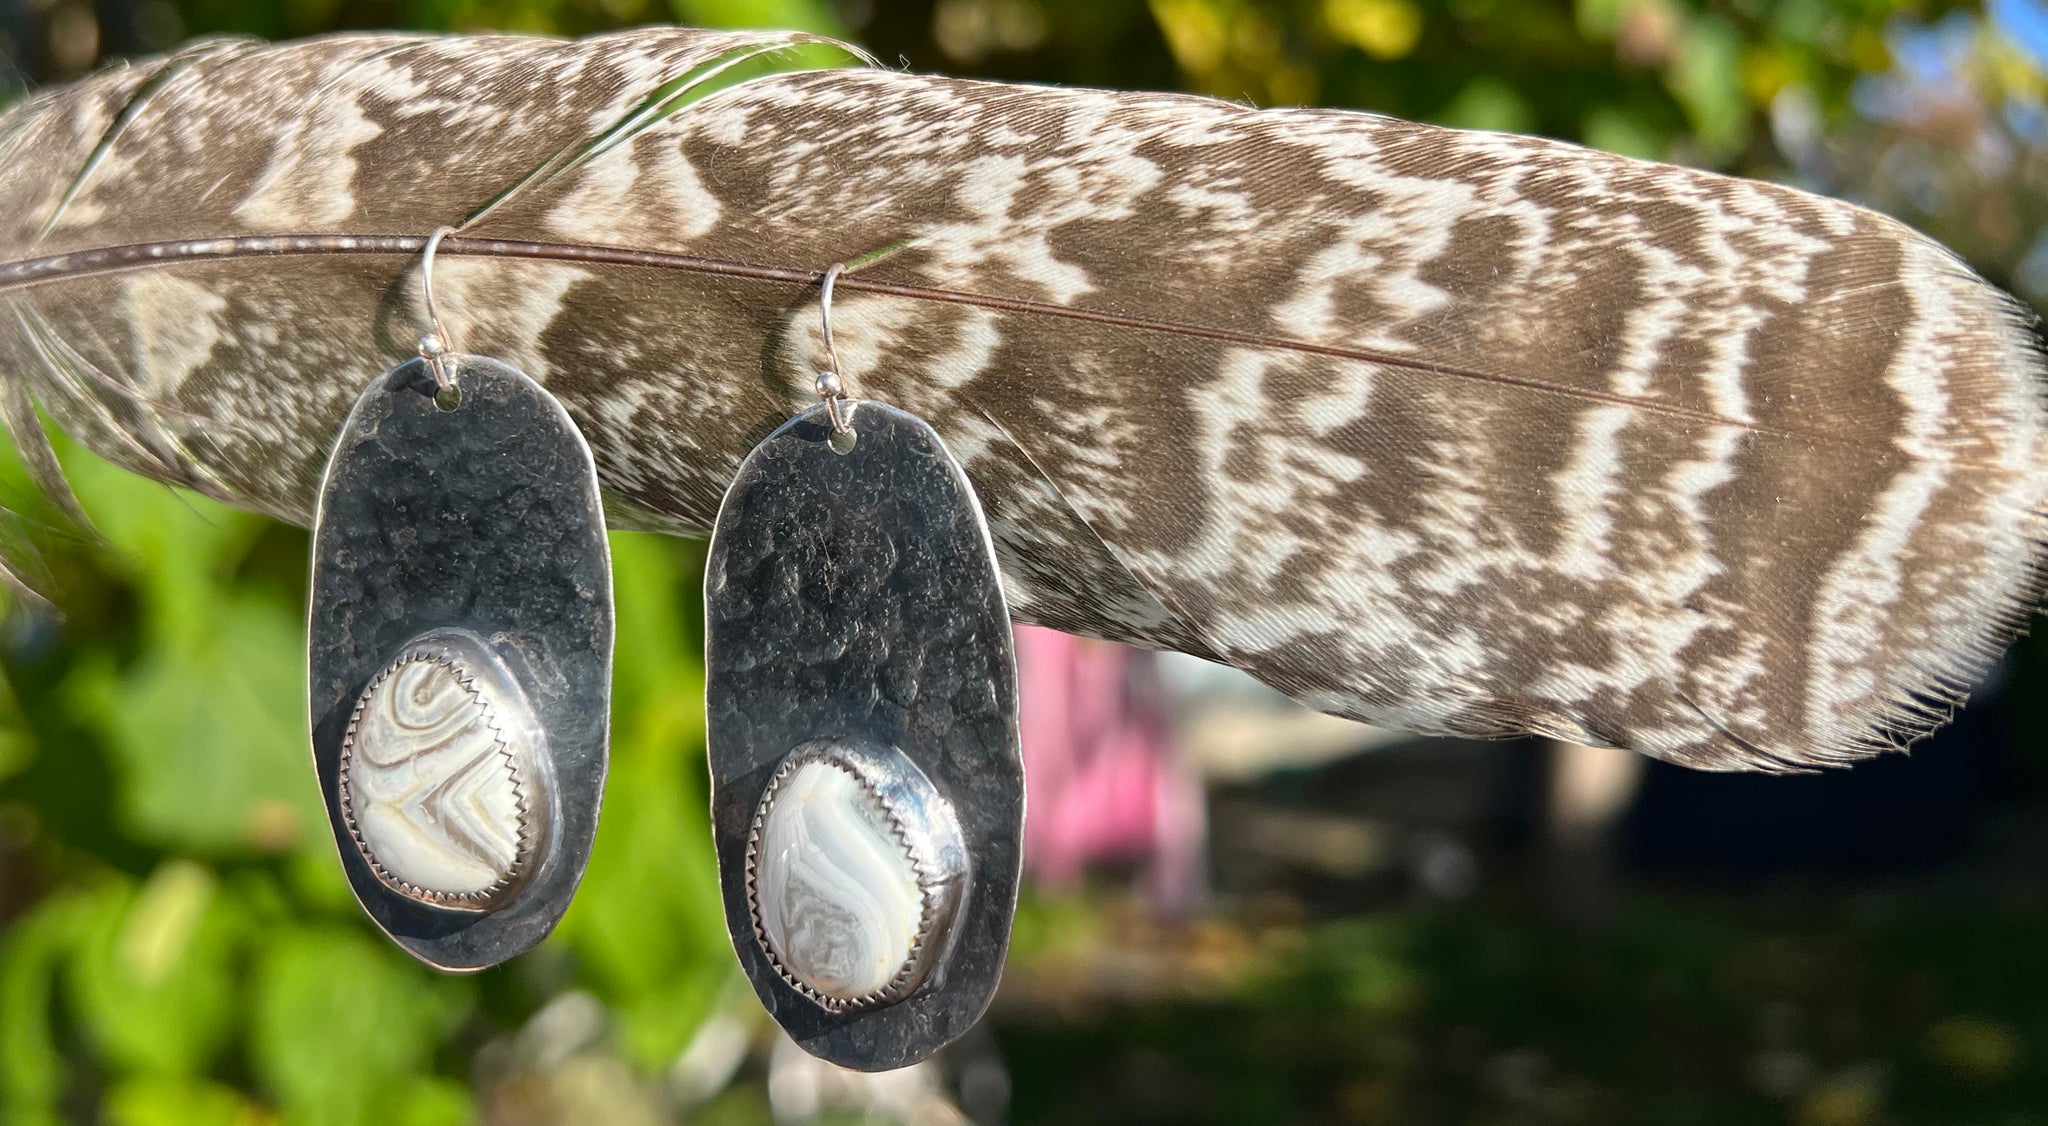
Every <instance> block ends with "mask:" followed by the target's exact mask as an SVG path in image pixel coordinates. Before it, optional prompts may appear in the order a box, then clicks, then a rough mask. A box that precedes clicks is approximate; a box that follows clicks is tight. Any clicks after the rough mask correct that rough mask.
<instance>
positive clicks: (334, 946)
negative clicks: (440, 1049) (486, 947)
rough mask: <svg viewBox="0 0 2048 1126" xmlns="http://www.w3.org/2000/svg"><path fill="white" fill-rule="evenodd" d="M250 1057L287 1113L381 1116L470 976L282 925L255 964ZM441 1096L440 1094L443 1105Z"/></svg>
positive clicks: (441, 1032)
mask: <svg viewBox="0 0 2048 1126" xmlns="http://www.w3.org/2000/svg"><path fill="white" fill-rule="evenodd" d="M255 981H256V998H255V1013H254V1021H253V1026H252V1028H251V1030H250V1054H251V1060H250V1063H251V1065H252V1066H253V1068H254V1070H255V1072H256V1075H257V1077H258V1078H259V1079H260V1080H261V1081H262V1083H263V1086H264V1087H265V1088H266V1089H268V1090H269V1091H271V1092H273V1093H274V1094H275V1095H276V1097H277V1100H278V1102H279V1104H280V1106H281V1107H282V1108H283V1110H284V1112H285V1116H286V1118H287V1120H288V1121H291V1122H294V1123H307V1124H308V1126H324V1124H328V1123H335V1124H351V1123H361V1122H369V1121H372V1120H373V1119H384V1118H388V1117H389V1116H390V1115H392V1114H393V1113H394V1112H395V1111H396V1110H398V1109H399V1108H401V1107H403V1106H404V1104H405V1103H406V1102H407V1099H408V1097H409V1096H411V1095H413V1094H415V1093H416V1092H417V1090H418V1087H417V1086H416V1084H415V1082H413V1081H412V1077H414V1076H416V1075H418V1074H419V1073H422V1072H426V1071H428V1070H430V1069H429V1066H428V1065H429V1062H430V1061H431V1059H432V1057H433V1053H434V1048H435V1045H436V1044H438V1043H439V1042H440V1040H441V1038H442V1037H443V1036H445V1035H446V1034H447V1033H448V1032H449V1031H450V1030H452V1029H453V1028H454V1027H455V1026H456V1025H457V1024H458V1023H460V1021H461V1020H462V1019H463V1017H464V1016H465V1015H466V1014H467V1013H468V1012H469V1010H470V999H471V997H472V995H473V985H472V981H471V980H470V979H463V978H452V977H437V976H435V975H434V974H433V973H432V972H431V971H429V970H427V969H426V968H425V967H422V966H419V965H416V964H414V963H413V962H411V961H410V960H408V959H407V958H406V957H405V956H404V955H403V954H400V953H399V952H397V951H396V950H393V949H391V948H390V947H389V946H387V945H384V944H381V943H373V942H372V941H371V940H370V939H368V938H366V937H364V936H362V935H360V934H357V933H355V932H353V931H349V930H343V929H340V928H335V927H328V928H321V929H317V930H315V929H305V930H286V931H284V932H283V933H281V934H279V935H278V936H277V938H276V939H275V941H274V942H273V943H272V944H271V945H270V946H269V947H268V948H267V949H265V950H264V951H263V953H262V955H261V958H260V960H259V961H258V962H257V965H256V975H255ZM445 1101H446V1100H445V1099H443V1100H442V1102H443V1103H444V1104H445Z"/></svg>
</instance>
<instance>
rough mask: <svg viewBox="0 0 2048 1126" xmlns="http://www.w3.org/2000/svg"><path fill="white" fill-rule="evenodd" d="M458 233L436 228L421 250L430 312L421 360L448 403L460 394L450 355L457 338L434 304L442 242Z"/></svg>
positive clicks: (422, 286) (424, 290)
mask: <svg viewBox="0 0 2048 1126" xmlns="http://www.w3.org/2000/svg"><path fill="white" fill-rule="evenodd" d="M454 233H455V228H453V227H436V228H435V229H434V233H433V234H431V235H428V236H427V245H426V247H425V248H424V249H423V250H421V251H420V291H421V295H422V296H423V297H424V298H425V299H426V311H427V333H426V335H425V336H422V337H420V359H422V360H425V361H426V362H427V370H428V371H431V372H432V373H433V374H434V389H435V395H434V397H435V399H436V400H446V399H449V398H450V397H452V396H453V395H455V394H459V392H458V391H457V388H456V386H455V374H454V372H453V371H452V370H451V369H450V366H449V364H448V353H450V352H452V351H454V350H455V339H454V337H452V336H450V335H449V334H448V329H447V326H445V325H443V324H442V323H441V313H440V310H439V309H437V308H436V307H435V305H434V255H435V253H436V252H437V251H439V250H440V249H441V240H442V239H443V238H445V237H446V236H448V235H452V234H454ZM449 409H452V408H449Z"/></svg>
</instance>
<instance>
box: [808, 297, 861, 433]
mask: <svg viewBox="0 0 2048 1126" xmlns="http://www.w3.org/2000/svg"><path fill="white" fill-rule="evenodd" d="M845 271H846V263H844V262H837V263H834V264H833V266H832V268H831V269H829V270H826V271H825V280H824V281H823V282H822V283H821V285H820V287H819V288H820V292H819V296H818V315H819V316H820V317H821V318H822V319H823V321H824V325H825V370H824V371H822V372H819V373H818V383H817V388H818V398H819V399H820V400H821V401H823V402H824V404H825V413H826V414H828V415H830V416H831V418H832V432H833V433H835V434H845V433H848V432H849V431H851V430H852V429H853V428H852V427H850V426H848V425H847V424H846V419H845V418H844V417H843V416H841V415H840V413H839V400H840V399H842V398H845V397H846V384H845V381H844V380H842V379H841V378H840V376H839V349H837V348H835V347H833V345H832V285H833V283H834V282H837V281H838V280H839V275H840V274H842V273H844V272H845Z"/></svg>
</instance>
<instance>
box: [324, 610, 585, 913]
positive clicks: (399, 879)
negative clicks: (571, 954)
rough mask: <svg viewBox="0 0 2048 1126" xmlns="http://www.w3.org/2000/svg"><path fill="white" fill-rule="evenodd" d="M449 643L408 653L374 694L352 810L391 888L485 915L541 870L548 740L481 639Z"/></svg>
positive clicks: (352, 730)
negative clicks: (537, 866) (537, 865)
mask: <svg viewBox="0 0 2048 1126" xmlns="http://www.w3.org/2000/svg"><path fill="white" fill-rule="evenodd" d="M442 642H443V643H441V644H415V645H413V646H411V647H409V648H408V650H407V652H406V653H405V654H404V655H403V656H401V657H400V658H399V659H398V660H397V662H396V663H395V664H394V665H393V666H392V667H391V668H389V669H387V670H386V671H385V672H384V673H383V674H382V675H380V676H378V677H377V678H376V679H375V680H373V681H372V682H371V683H370V686H369V687H368V688H366V689H364V691H363V695H362V697H361V699H359V700H358V701H357V703H356V710H355V716H354V719H353V721H352V722H351V723H350V725H349V732H348V735H347V737H346V739H345V740H344V741H343V744H342V764H341V774H342V785H341V793H342V806H343V810H344V812H345V814H346V816H347V818H348V822H349V828H350V829H351V831H352V832H353V834H354V836H355V839H356V842H357V843H358V844H359V845H360V846H361V848H362V851H363V856H364V858H365V859H367V860H368V861H369V862H370V867H371V869H372V870H373V871H374V872H376V874H377V877H378V878H379V879H380V880H382V881H383V882H384V883H385V884H386V885H387V886H389V887H392V888H394V889H396V890H398V891H400V892H403V893H405V894H406V895H409V896H411V897H413V898H415V899H418V900H421V901H423V902H426V903H430V904H433V905H436V906H441V907H452V908H469V909H479V908H482V907H485V906H487V905H488V904H489V903H490V901H491V900H492V898H493V897H494V896H497V895H498V894H500V893H502V892H504V891H505V890H507V889H508V888H509V887H511V886H512V885H513V884H514V882H515V881H516V880H517V879H518V878H520V877H522V876H524V875H525V874H526V871H527V869H529V868H530V867H531V865H532V859H533V853H534V850H535V845H536V843H537V841H538V838H539V830H540V829H541V828H542V827H543V824H544V815H545V806H544V804H543V803H542V800H541V799H542V797H543V795H542V794H541V793H539V792H538V791H539V788H540V785H541V780H540V778H539V777H538V776H537V775H538V770H537V764H538V762H539V760H540V758H541V751H542V748H541V747H540V746H539V741H540V733H539V726H538V724H536V723H535V722H534V720H533V718H532V714H531V712H530V711H529V710H528V708H527V705H526V702H525V700H524V699H523V698H522V697H521V696H520V695H519V694H518V691H517V689H516V688H514V687H512V686H511V683H510V681H509V677H508V676H507V675H506V674H505V673H504V672H503V670H502V669H500V668H497V667H494V666H495V664H496V658H495V657H493V656H492V655H491V654H490V653H489V652H488V651H485V650H483V649H482V646H481V643H480V642H478V643H477V644H474V645H466V644H460V643H458V644H456V645H453V646H451V645H449V644H446V639H445V638H444V639H442ZM465 649H466V650H473V651H471V652H461V651H459V650H465Z"/></svg>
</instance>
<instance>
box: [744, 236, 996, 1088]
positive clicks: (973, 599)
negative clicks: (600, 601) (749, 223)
mask: <svg viewBox="0 0 2048 1126" xmlns="http://www.w3.org/2000/svg"><path fill="white" fill-rule="evenodd" d="M842 269H843V267H841V266H834V267H832V268H831V269H830V270H828V271H826V273H825V276H824V280H823V284H822V287H821V302H820V304H821V310H822V313H821V315H822V318H823V322H824V324H823V328H824V345H825V356H826V371H825V373H824V374H822V375H820V376H818V378H817V392H818V397H819V400H820V402H819V403H818V405H816V406H813V407H811V408H809V409H807V410H805V411H803V412H802V413H800V414H798V415H797V416H796V417H795V418H794V419H792V420H790V421H789V422H787V423H785V424H784V425H783V426H782V427H781V428H780V429H778V430H776V431H775V432H774V433H773V434H770V435H769V436H768V437H767V439H766V440H764V441H763V442H762V443H761V444H760V445H759V446H757V447H756V448H755V449H754V451H753V452H752V453H751V454H749V455H748V456H747V458H746V460H745V462H743V463H742V464H741V466H740V469H739V473H738V475H737V476H736V477H735V478H734V480H733V483H732V485H731V487H730V488H729V489H728V490H727V492H726V494H725V499H724V501H723V503H722V504H721V505H720V507H719V510H718V519H717V522H716V524H715V525H714V527H713V530H712V536H711V550H710V556H709V559H708V561H707V563H706V570H705V580H704V582H705V594H704V604H705V654H706V655H705V670H706V690H707V696H708V700H707V722H708V725H709V726H708V740H707V741H708V749H709V754H710V760H711V780H712V825H713V831H714V834H715V837H716V843H717V849H718V862H719V875H720V878H721V881H722V884H723V890H724V899H725V917H726V926H727V930H728V931H729V932H730V933H731V935H732V940H733V946H734V949H735V950H736V952H737V953H738V954H739V959H740V964H741V966H742V967H743V968H744V969H745V970H746V973H747V976H748V978H750V979H751V980H752V982H753V985H754V989H755V992H756V993H758V994H759V995H760V998H761V1002H762V1004H763V1005H765V1006H766V1007H767V1009H768V1011H769V1012H770V1013H771V1014H773V1015H774V1017H775V1019H776V1020H777V1021H778V1022H780V1023H781V1025H782V1027H783V1028H784V1030H786V1031H787V1032H788V1033H789V1035H790V1036H791V1038H793V1039H794V1040H795V1041H796V1042H797V1043H798V1044H800V1045H802V1046H803V1047H804V1048H805V1049H806V1050H808V1051H810V1052H811V1053H812V1054H814V1055H817V1056H820V1057H822V1058H824V1059H826V1060H829V1061H831V1062H833V1063H836V1064H840V1065H842V1066H845V1067H851V1068H857V1069H860V1070H864V1071H879V1070H884V1069H887V1068H894V1067H902V1066H905V1065H908V1064H911V1063H915V1062H917V1061H918V1060H921V1059H923V1058H925V1057H926V1056H929V1055H930V1054H932V1053H933V1052H934V1051H937V1050H938V1049H939V1048H940V1047H942V1046H944V1045H945V1044H946V1043H947V1042H949V1041H951V1040H953V1039H954V1038H956V1037H958V1036H959V1035H961V1034H962V1033H964V1032H966V1031H967V1030H968V1029H969V1028H970V1027H972V1026H973V1025H974V1023H975V1022H976V1021H978V1020H979V1019H980V1018H981V1015H982V1013H983V1012H985V1011H986V1010H987V1008H988V1004H989V1000H990V999H991V998H992V997H993V996H994V994H995V987H996V982H997V980H998V979H999V978H1000V976H1001V974H1002V966H1003V958H1004V955H1005V953H1006V951H1007V950H1008V947H1009V939H1010V923H1011V919H1012V916H1013V915H1014V914H1015V912H1016V904H1017V878H1018V869H1019V863H1020V860H1021V854H1022V849H1021V845H1022V841H1023V831H1024V767H1023V759H1022V756H1021V754H1020V745H1019V742H1018V719H1017V668H1016V657H1015V654H1014V652H1013V649H1012V642H1011V634H1010V618H1009V610H1008V607H1007V606H1006V605H1005V603H1004V600H1003V592H1002V586H1001V583H1000V579H999V576H998V573H997V569H996V561H995V552H994V547H993V545H992V543H991V541H990V539H989V532H988V525H987V524H986V522H985V521H984V519H983V517H982V512H981V506H980V505H979V503H978V502H977V501H976V499H975V495H974V490H973V487H972V486H971V485H970V484H969V483H968V480H967V476H966V474H965V473H963V472H962V471H961V469H960V466H959V464H958V463H957V462H955V461H954V460H953V457H952V455H951V454H949V453H948V452H947V450H946V447H945V444H944V443H943V442H941V441H940V440H939V436H938V434H937V433H935V432H934V431H933V430H932V428H931V427H930V426H928V425H926V424H925V423H924V422H923V421H922V420H921V419H919V418H917V417H916V416H914V415H911V414H909V413H907V412H905V411H902V410H898V409H897V408H895V407H891V406H887V405H885V404H882V403H878V402H871V401H859V400H852V399H847V398H845V397H844V390H843V387H842V382H841V377H840V373H839V359H838V354H837V352H836V350H835V349H834V347H833V343H832V289H833V284H834V283H835V282H836V281H837V280H838V278H839V276H840V273H841V271H842Z"/></svg>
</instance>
